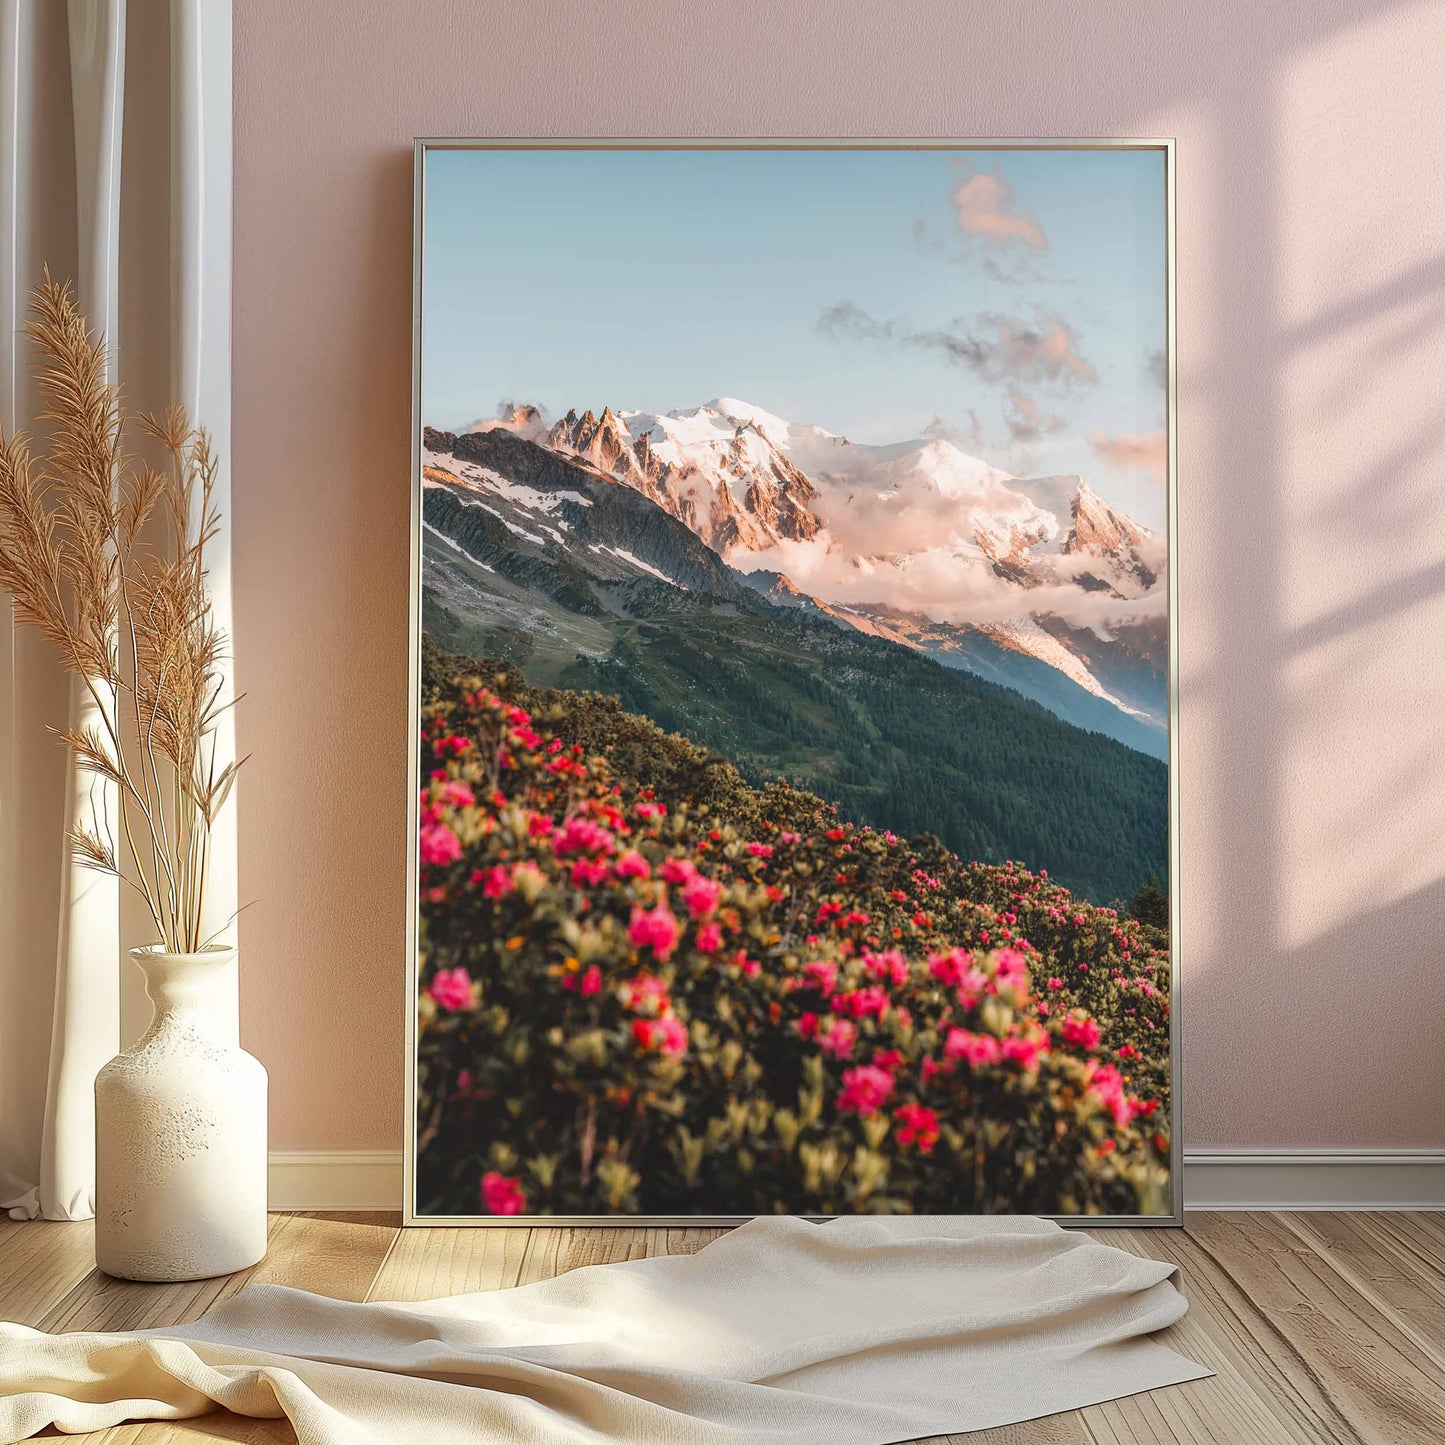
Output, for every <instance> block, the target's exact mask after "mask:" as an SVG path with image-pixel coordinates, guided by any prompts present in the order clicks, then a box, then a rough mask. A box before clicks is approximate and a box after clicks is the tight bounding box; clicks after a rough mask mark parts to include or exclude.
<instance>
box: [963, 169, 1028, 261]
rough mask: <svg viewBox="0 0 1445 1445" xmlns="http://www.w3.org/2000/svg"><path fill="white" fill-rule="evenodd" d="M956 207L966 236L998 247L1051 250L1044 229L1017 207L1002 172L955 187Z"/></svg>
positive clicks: (979, 175)
mask: <svg viewBox="0 0 1445 1445" xmlns="http://www.w3.org/2000/svg"><path fill="white" fill-rule="evenodd" d="M953 208H954V211H955V212H956V213H957V216H958V229H959V230H960V231H962V232H963V233H964V235H966V236H978V237H980V238H981V239H982V240H984V241H985V242H986V243H988V244H989V245H994V246H1013V245H1020V246H1026V247H1028V248H1029V249H1030V250H1031V251H1044V250H1047V249H1048V244H1049V243H1048V241H1047V240H1046V239H1045V237H1044V232H1043V228H1042V227H1041V226H1040V225H1039V223H1038V222H1037V221H1035V220H1034V218H1033V217H1032V216H1030V215H1029V214H1028V213H1027V212H1026V211H1020V210H1018V209H1017V208H1016V207H1015V205H1014V192H1013V187H1012V186H1011V185H1010V184H1009V183H1008V182H1007V181H1006V180H1005V179H1004V178H1003V175H1002V174H1001V173H1000V172H999V171H991V172H989V171H976V172H975V173H974V174H973V175H971V176H968V177H966V178H965V179H964V180H962V181H960V182H959V184H958V185H957V186H955V187H954V191H953Z"/></svg>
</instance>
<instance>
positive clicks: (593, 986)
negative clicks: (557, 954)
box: [562, 963, 602, 998]
mask: <svg viewBox="0 0 1445 1445" xmlns="http://www.w3.org/2000/svg"><path fill="white" fill-rule="evenodd" d="M562 987H563V988H564V989H566V990H567V992H568V993H572V992H573V991H574V990H575V991H576V992H577V993H580V994H581V995H582V997H583V998H591V996H592V995H593V994H594V993H601V991H602V970H601V969H600V968H598V967H597V965H596V964H595V963H593V964H589V965H588V966H587V968H586V970H585V971H584V972H583V973H581V974H575V973H567V974H563V976H562Z"/></svg>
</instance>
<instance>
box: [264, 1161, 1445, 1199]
mask: <svg viewBox="0 0 1445 1445" xmlns="http://www.w3.org/2000/svg"><path fill="white" fill-rule="evenodd" d="M270 1186H271V1207H272V1209H283V1210H296V1209H400V1208H401V1191H402V1172H401V1151H400V1150H396V1149H347V1150H305V1151H299V1152H284V1153H275V1154H272V1155H271V1170H270ZM1184 1205H1185V1208H1186V1209H1191V1210H1193V1209H1445V1149H1199V1150H1185V1152H1184Z"/></svg>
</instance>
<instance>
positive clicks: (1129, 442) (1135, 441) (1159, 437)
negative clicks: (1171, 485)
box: [1089, 431, 1169, 482]
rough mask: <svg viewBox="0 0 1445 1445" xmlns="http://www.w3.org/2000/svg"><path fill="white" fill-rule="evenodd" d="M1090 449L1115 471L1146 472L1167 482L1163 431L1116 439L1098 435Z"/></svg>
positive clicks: (1165, 446)
mask: <svg viewBox="0 0 1445 1445" xmlns="http://www.w3.org/2000/svg"><path fill="white" fill-rule="evenodd" d="M1089 445H1090V446H1092V447H1093V449H1094V453H1095V455H1096V456H1097V457H1098V458H1099V460H1100V461H1102V462H1103V463H1104V465H1105V466H1106V467H1109V468H1110V469H1111V470H1113V471H1116V472H1124V471H1141V472H1147V473H1148V474H1149V475H1150V476H1151V477H1153V478H1154V479H1155V480H1156V481H1159V482H1162V481H1163V480H1164V474H1165V470H1166V468H1167V467H1168V465H1169V446H1168V442H1167V440H1166V438H1165V435H1164V433H1163V432H1162V431H1150V432H1119V433H1117V434H1116V435H1113V436H1110V435H1109V434H1108V433H1106V432H1097V431H1096V432H1094V433H1093V434H1092V435H1091V436H1090V437H1089Z"/></svg>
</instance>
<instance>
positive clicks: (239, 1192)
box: [95, 948, 266, 1280]
mask: <svg viewBox="0 0 1445 1445" xmlns="http://www.w3.org/2000/svg"><path fill="white" fill-rule="evenodd" d="M131 957H132V958H133V959H135V961H136V963H137V964H138V965H139V967H140V969H141V972H142V973H144V974H145V981H146V993H147V994H148V995H149V996H150V1000H151V1005H152V1016H151V1022H150V1027H149V1028H148V1029H147V1030H146V1031H145V1034H144V1035H143V1036H142V1037H141V1038H140V1039H139V1040H138V1041H137V1042H136V1043H135V1044H134V1045H133V1046H132V1047H131V1048H129V1049H127V1050H126V1051H125V1052H124V1053H122V1054H117V1055H116V1056H115V1058H113V1059H112V1060H111V1061H110V1062H109V1063H108V1064H107V1065H106V1066H105V1067H104V1068H103V1069H102V1070H101V1071H100V1073H99V1074H97V1075H96V1079H95V1115H96V1117H95V1133H96V1149H95V1262H96V1264H98V1265H99V1266H100V1268H101V1269H103V1270H104V1271H105V1272H106V1273H107V1274H113V1275H117V1276H119V1277H120V1278H121V1279H143V1280H181V1279H208V1278H210V1277H211V1276H212V1275H218V1274H231V1273H233V1272H234V1271H236V1270H238V1269H245V1268H247V1267H248V1266H250V1265H253V1264H255V1263H256V1261H257V1260H258V1259H260V1258H261V1257H262V1255H264V1254H265V1252H266V1070H265V1069H264V1068H263V1067H262V1066H261V1064H260V1062H259V1061H258V1060H256V1059H254V1058H252V1057H251V1055H250V1054H248V1053H246V1052H245V1051H244V1050H243V1049H242V1048H240V1047H239V1045H238V1044H237V1042H236V1025H235V1018H236V1004H235V1000H236V952H235V950H234V949H230V948H216V949H208V950H206V951H204V952H202V953H180V954H177V953H164V952H162V951H161V950H159V949H154V948H137V949H133V950H132V951H131Z"/></svg>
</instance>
